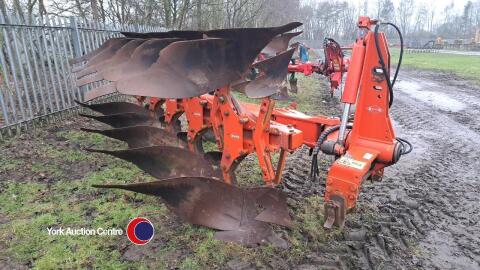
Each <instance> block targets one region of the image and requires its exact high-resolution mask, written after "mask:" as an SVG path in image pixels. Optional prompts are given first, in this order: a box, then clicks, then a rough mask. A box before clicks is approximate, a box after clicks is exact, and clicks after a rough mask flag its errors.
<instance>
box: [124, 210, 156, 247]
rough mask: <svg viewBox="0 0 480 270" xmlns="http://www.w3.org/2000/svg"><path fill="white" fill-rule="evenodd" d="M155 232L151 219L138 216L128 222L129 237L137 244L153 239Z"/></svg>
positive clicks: (143, 243)
mask: <svg viewBox="0 0 480 270" xmlns="http://www.w3.org/2000/svg"><path fill="white" fill-rule="evenodd" d="M154 234H155V229H154V228H153V224H152V222H150V220H148V219H146V218H143V217H137V218H134V219H132V220H130V222H129V223H128V226H127V237H128V240H130V241H131V242H132V243H134V244H135V245H145V244H147V243H148V242H150V240H152V238H153V235H154Z"/></svg>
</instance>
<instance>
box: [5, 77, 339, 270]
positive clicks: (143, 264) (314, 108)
mask: <svg viewBox="0 0 480 270" xmlns="http://www.w3.org/2000/svg"><path fill="white" fill-rule="evenodd" d="M319 85H321V84H319V80H318V79H317V78H313V77H309V78H304V77H303V76H299V88H300V90H301V91H300V93H298V94H296V95H294V97H295V98H296V101H297V102H298V107H297V108H298V109H299V110H300V111H304V112H314V113H318V112H320V111H321V110H323V109H322V105H321V104H322V100H321V98H320V97H319V95H318V92H316V91H326V90H324V89H319V88H320V87H321V86H319ZM239 98H240V99H241V100H245V101H247V100H248V101H252V100H250V99H248V98H246V97H244V96H240V95H239ZM253 101H254V102H258V100H253ZM288 105H289V102H278V103H277V106H288ZM37 132H38V133H36V134H31V135H26V134H25V135H22V136H19V137H17V138H13V139H9V140H8V141H6V142H3V143H0V178H1V181H0V266H1V262H2V258H10V259H11V260H12V261H13V262H15V263H16V264H19V265H26V266H28V267H29V268H34V269H55V268H59V267H61V268H68V269H85V268H96V269H137V268H140V269H141V268H144V269H147V268H155V269H172V268H179V269H213V268H219V269H223V268H225V265H226V263H227V262H228V261H230V260H232V259H236V260H240V261H242V262H248V263H250V264H251V265H253V266H254V267H258V268H266V267H268V264H269V263H270V262H271V261H272V260H275V257H281V258H282V259H285V260H286V261H287V262H289V263H292V264H295V262H299V261H302V260H304V258H305V255H306V254H307V253H308V252H311V250H314V249H317V248H318V247H320V246H322V245H323V244H324V243H326V242H328V241H330V240H332V239H334V238H336V237H338V233H337V232H333V233H329V234H327V233H326V232H325V231H324V230H323V227H322V224H323V214H322V213H323V206H322V198H320V197H318V196H311V197H307V198H304V200H305V202H301V203H299V205H300V206H299V207H298V208H296V209H295V210H294V213H293V216H294V219H295V226H294V228H293V229H292V230H284V229H280V228H275V229H276V230H279V231H281V232H282V233H283V234H284V236H285V237H286V238H287V239H288V240H289V242H290V243H291V245H292V246H291V247H290V248H289V249H287V250H282V249H277V248H274V247H272V246H262V247H259V248H246V247H243V246H239V245H236V244H229V243H224V242H221V241H217V240H215V239H214V230H211V229H208V228H203V227H199V226H192V225H188V224H181V223H180V222H179V221H178V218H177V217H175V216H173V215H172V214H171V213H170V212H169V211H168V210H167V208H166V207H165V206H164V205H163V204H162V203H161V202H159V201H158V199H157V198H155V197H152V196H145V195H140V194H134V193H131V192H125V191H121V190H102V189H96V188H92V187H91V185H93V184H104V183H132V182H144V181H151V180H152V178H151V177H149V176H147V175H146V174H145V173H143V172H142V171H141V170H140V169H138V168H137V167H136V166H134V165H132V164H130V163H128V162H124V161H121V160H119V159H115V158H113V157H110V156H106V155H102V154H94V153H86V152H85V151H83V150H82V148H84V147H94V148H100V149H118V148H122V147H125V145H124V144H123V143H119V142H117V141H115V140H111V139H108V138H105V137H103V136H101V135H98V134H91V133H84V132H80V131H78V123H75V122H74V123H72V124H70V126H67V127H63V128H61V130H59V131H55V132H54V134H53V135H54V137H53V138H52V134H51V131H47V130H38V131H37ZM7 146H8V147H7ZM206 148H207V149H208V150H214V149H215V145H213V144H207V145H206ZM2 149H5V150H2ZM276 159H277V155H274V160H276ZM82 164H83V165H85V164H87V165H90V166H87V167H86V168H87V169H82V166H81V165H82ZM237 176H238V178H239V179H240V181H241V185H249V186H251V185H260V184H262V183H263V182H262V178H261V171H260V169H259V167H258V162H257V161H256V158H255V157H252V158H251V159H250V160H247V161H246V162H245V163H241V166H240V168H239V170H238V172H237ZM25 177H26V178H25ZM136 216H145V217H147V218H150V219H151V220H152V222H153V223H154V225H155V230H156V232H157V234H156V235H155V238H154V240H156V241H158V242H156V244H149V245H146V246H145V248H149V247H150V248H151V247H152V246H153V245H155V246H154V247H155V249H152V250H148V251H144V252H146V253H145V254H144V255H142V256H143V257H142V259H140V260H139V261H135V262H133V261H129V260H127V259H125V258H124V257H123V256H122V252H123V249H124V248H125V247H127V246H129V245H130V244H129V241H128V239H127V238H126V237H125V236H105V237H91V236H51V235H48V231H47V228H49V227H60V226H61V227H72V228H81V227H85V228H98V227H103V228H121V229H125V228H126V225H127V223H128V221H129V220H130V219H131V218H133V217H136ZM154 243H155V242H154ZM140 250H141V249H140ZM176 253H180V255H178V256H177V255H175V254H176Z"/></svg>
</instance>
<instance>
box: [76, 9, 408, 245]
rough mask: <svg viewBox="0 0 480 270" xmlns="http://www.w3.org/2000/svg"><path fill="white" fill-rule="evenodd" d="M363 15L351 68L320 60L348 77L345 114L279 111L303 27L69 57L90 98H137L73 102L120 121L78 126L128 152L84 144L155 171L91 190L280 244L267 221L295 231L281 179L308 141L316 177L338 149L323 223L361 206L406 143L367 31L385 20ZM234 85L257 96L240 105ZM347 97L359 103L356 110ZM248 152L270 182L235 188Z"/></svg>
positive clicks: (380, 55) (379, 51)
mask: <svg viewBox="0 0 480 270" xmlns="http://www.w3.org/2000/svg"><path fill="white" fill-rule="evenodd" d="M357 23H358V28H359V36H358V38H357V40H356V42H355V44H354V46H353V50H352V55H351V58H350V60H349V61H348V70H347V66H346V65H342V66H341V67H338V66H337V67H336V68H333V69H332V66H331V65H330V64H328V66H322V64H325V62H324V63H321V64H318V65H316V66H317V68H316V70H315V72H317V73H320V74H323V75H325V76H328V77H329V78H330V79H331V80H332V78H333V77H332V74H333V73H337V74H335V75H334V77H335V78H334V80H333V82H332V81H331V83H332V87H334V88H335V87H337V86H338V82H339V81H341V75H342V74H341V73H344V72H346V73H347V74H346V80H345V86H344V90H343V93H342V96H341V101H342V102H343V103H344V111H343V114H342V116H341V117H340V118H338V117H330V116H309V115H306V114H304V113H301V112H299V111H297V110H295V105H294V104H293V105H291V106H290V107H288V108H276V107H275V99H274V98H273V97H274V96H276V95H278V94H279V89H280V88H281V87H283V84H284V82H285V81H286V80H285V79H286V77H287V74H288V73H289V72H290V73H291V72H303V71H302V69H301V68H300V67H298V64H297V63H295V62H292V61H291V58H292V55H293V52H294V49H289V46H288V42H289V41H290V39H291V38H292V37H294V36H295V35H297V33H288V32H289V31H291V30H293V29H295V28H297V27H299V26H300V25H301V24H300V23H290V24H287V25H284V26H280V27H271V28H242V29H219V30H211V31H169V32H156V33H123V34H124V37H121V38H112V39H109V40H107V41H106V42H105V43H104V44H103V45H102V46H101V47H100V48H98V49H97V50H95V51H93V52H91V53H89V54H86V55H85V56H83V57H81V58H77V59H74V60H72V63H74V64H75V66H74V68H73V71H74V72H75V75H76V78H77V85H78V86H86V85H89V86H93V87H91V90H90V91H88V92H86V93H85V98H84V101H90V100H93V99H95V98H98V97H100V96H103V95H107V94H111V93H116V92H119V93H122V94H125V95H130V96H134V97H135V98H136V99H137V101H138V104H134V103H128V102H110V103H100V104H87V103H84V102H78V103H79V104H80V105H81V106H84V107H88V108H90V109H91V110H93V111H95V112H97V113H98V114H95V115H92V114H83V116H86V117H89V118H93V119H96V120H98V121H100V122H103V123H106V124H108V125H110V126H111V127H113V129H106V130H92V129H83V130H85V131H88V132H95V133H100V134H103V135H105V136H108V137H111V138H115V139H118V140H122V141H125V142H126V143H127V144H128V149H126V150H100V149H87V150H88V151H92V152H100V153H104V154H108V155H112V156H115V157H117V158H121V159H124V160H127V161H129V162H132V163H134V164H136V165H137V166H138V167H139V168H141V169H142V170H144V171H145V172H147V173H149V174H150V175H152V176H153V177H155V178H157V179H158V180H157V181H154V182H145V183H126V184H122V185H118V184H116V185H98V186H96V187H99V188H119V189H124V190H129V191H134V192H139V193H144V194H149V195H154V196H157V197H159V198H160V199H161V201H162V202H163V203H164V204H165V205H166V206H167V207H168V208H169V209H170V210H171V211H172V212H174V213H175V214H176V215H178V216H179V217H180V218H181V219H182V220H184V221H186V222H189V223H191V224H196V225H202V226H206V227H210V228H213V229H216V230H218V231H217V232H216V234H215V238H217V239H221V240H224V241H232V242H237V243H241V244H244V245H247V246H253V245H258V244H262V243H273V244H279V243H281V242H282V241H283V240H282V239H281V238H279V237H278V236H277V235H276V234H275V233H273V231H272V229H271V227H270V225H269V223H273V224H278V225H281V226H286V227H290V226H292V220H291V218H290V216H289V213H288V209H287V204H286V195H285V194H284V193H283V192H282V191H281V189H277V188H275V187H276V186H278V185H281V184H282V172H283V170H284V167H285V161H286V157H287V155H288V154H289V153H292V152H293V151H295V150H296V149H298V148H299V147H301V146H302V145H306V146H308V147H310V148H311V149H312V154H313V159H312V168H311V175H310V176H305V179H306V181H312V179H315V178H316V176H317V175H318V168H317V166H316V160H317V155H318V153H319V152H320V151H322V152H323V153H325V154H327V155H333V156H335V161H334V162H333V164H332V165H331V167H330V169H329V171H328V175H327V179H326V191H325V225H324V226H325V227H326V228H331V227H332V226H339V227H342V226H343V225H344V222H345V216H346V213H347V212H348V211H349V210H351V209H353V208H354V207H355V205H356V202H357V198H358V196H359V190H360V185H361V183H362V182H363V181H364V180H366V179H379V178H381V177H382V175H383V170H384V168H385V167H387V166H389V165H392V164H394V163H395V162H397V161H398V160H399V158H400V156H401V155H402V154H405V153H407V152H409V150H410V149H408V148H409V147H408V146H409V145H408V144H407V143H405V141H404V140H399V139H397V138H396V137H395V134H394V130H393V128H392V125H391V122H390V117H389V104H390V101H391V99H392V98H393V95H392V92H391V87H390V86H391V85H392V82H390V77H389V75H388V74H389V71H390V69H389V67H388V66H386V65H385V63H390V59H389V52H388V46H387V41H386V38H385V35H384V34H383V33H382V32H377V31H375V32H374V31H373V30H372V29H371V28H373V27H375V26H376V25H378V22H377V21H375V20H371V19H369V18H368V17H360V18H359V20H358V22H357ZM260 55H262V57H259V56H260ZM337 55H338V54H337ZM341 56H342V59H340V61H341V62H342V63H343V54H342V55H341ZM259 59H260V60H259ZM337 64H338V62H337ZM293 65H297V66H293ZM296 70H297V71H296ZM338 73H340V74H338ZM252 74H254V76H252ZM100 81H102V82H104V83H99V82H100ZM231 91H241V92H243V93H244V94H245V95H247V96H248V97H251V98H258V99H261V102H260V104H250V103H244V102H240V101H238V100H237V98H235V96H234V95H232V93H231ZM351 105H355V107H356V109H355V111H354V112H353V115H352V114H351ZM180 117H183V118H182V119H185V120H184V125H182V123H181V118H180ZM185 124H186V125H185ZM185 126H186V127H185ZM205 140H211V141H212V142H215V144H216V146H217V147H218V150H219V151H209V152H206V151H204V148H203V142H204V141H205ZM249 154H256V156H257V160H258V164H259V166H260V168H261V171H262V176H263V180H264V182H265V185H264V186H261V187H249V188H241V187H238V186H237V185H236V178H235V169H236V167H237V166H238V164H239V163H240V162H241V161H242V160H243V159H244V158H245V157H246V156H247V155H249ZM274 155H275V157H276V159H278V161H277V162H276V163H274V159H273V158H272V157H273V156H274Z"/></svg>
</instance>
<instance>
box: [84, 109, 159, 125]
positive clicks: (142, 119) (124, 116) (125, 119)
mask: <svg viewBox="0 0 480 270" xmlns="http://www.w3.org/2000/svg"><path fill="white" fill-rule="evenodd" d="M78 115H80V116H82V117H86V118H90V119H94V120H97V121H99V122H101V123H104V124H107V125H109V126H111V127H114V128H123V127H132V126H151V127H162V126H163V125H162V123H161V122H159V120H158V119H155V118H153V117H151V116H149V115H146V114H139V113H135V112H129V113H118V114H109V115H89V114H83V113H79V114H78Z"/></svg>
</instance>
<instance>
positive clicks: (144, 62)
mask: <svg viewBox="0 0 480 270" xmlns="http://www.w3.org/2000/svg"><path fill="white" fill-rule="evenodd" d="M180 40H181V39H178V38H165V39H151V40H148V41H146V42H144V43H142V44H141V45H140V46H138V47H137V48H136V49H135V50H134V51H133V53H132V55H131V57H130V58H129V59H128V60H126V61H125V62H123V63H118V65H117V66H114V67H111V68H109V69H105V70H103V71H102V76H103V78H104V79H105V80H108V81H118V80H121V79H122V78H126V77H130V76H132V75H134V74H136V73H140V72H143V71H145V70H147V69H148V68H149V67H150V66H151V65H152V64H154V63H155V62H156V61H157V59H158V56H159V53H160V51H161V50H162V49H163V48H165V47H167V46H168V45H170V44H171V43H173V42H176V41H180Z"/></svg>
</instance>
